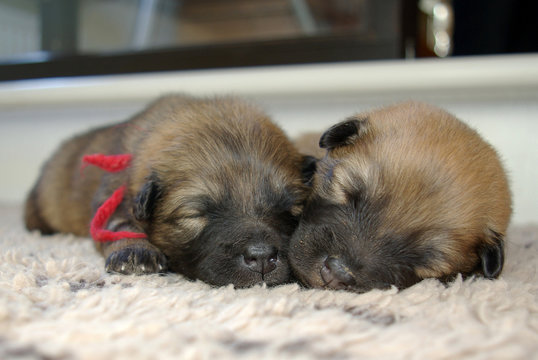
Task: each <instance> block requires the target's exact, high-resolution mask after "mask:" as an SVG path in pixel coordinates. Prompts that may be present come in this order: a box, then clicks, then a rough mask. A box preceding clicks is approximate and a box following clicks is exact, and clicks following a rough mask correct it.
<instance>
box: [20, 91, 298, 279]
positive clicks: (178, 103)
mask: <svg viewBox="0 0 538 360" xmlns="http://www.w3.org/2000/svg"><path fill="white" fill-rule="evenodd" d="M93 153H102V154H122V153H128V154H131V155H132V160H131V163H130V166H129V167H127V168H126V169H125V170H124V171H121V172H115V173H107V172H105V171H103V170H102V169H100V168H97V167H86V168H84V169H83V170H81V159H82V158H83V156H84V155H86V154H93ZM302 164H303V157H302V156H301V155H300V154H299V152H298V151H297V150H296V149H295V148H294V146H293V145H292V144H291V142H290V141H289V140H288V138H287V137H286V136H285V135H284V133H283V132H282V131H281V130H280V129H279V128H278V127H277V126H276V125H274V124H273V123H272V122H271V120H270V119H269V118H268V117H267V115H265V114H264V113H263V112H261V111H260V110H259V109H257V108H256V107H255V106H252V105H250V104H247V103H244V102H242V101H240V100H237V99H234V98H216V99H197V98H191V97H187V96H168V97H164V98H162V99H160V100H158V101H156V102H155V103H153V104H152V105H151V106H149V107H148V108H147V109H146V110H144V111H143V112H141V113H140V114H138V115H136V116H134V117H133V118H132V119H130V120H128V121H126V122H124V123H121V124H119V125H114V126H107V127H103V128H100V129H97V130H93V131H90V132H88V133H85V134H82V135H80V136H77V137H75V138H73V139H71V140H69V141H67V142H66V143H64V144H63V145H62V146H61V147H60V149H59V150H58V151H57V152H56V153H55V154H54V155H53V157H52V158H51V159H50V160H49V161H48V162H47V163H46V164H45V166H44V168H43V170H42V174H41V176H40V178H39V179H38V181H37V183H36V185H35V187H34V188H33V190H32V191H31V193H30V195H29V196H28V199H27V202H26V211H25V221H26V226H27V228H28V229H30V230H33V229H37V230H40V231H41V232H43V233H54V232H63V233H73V234H76V235H79V236H87V235H88V231H89V224H90V221H91V219H92V217H93V216H94V214H95V212H96V210H97V209H98V207H99V206H100V205H101V204H103V203H104V202H105V200H106V199H108V198H109V197H110V196H111V194H112V193H113V192H114V190H115V189H117V188H118V187H120V186H121V185H122V184H126V194H125V196H124V198H123V200H122V201H121V203H120V204H119V206H118V208H117V209H116V211H115V212H114V213H113V214H112V216H111V217H110V219H109V220H108V222H107V224H106V229H107V230H110V231H129V232H142V233H145V234H146V235H147V238H129V237H127V238H124V239H120V240H117V241H111V242H103V243H101V242H99V243H96V245H97V249H98V250H99V251H100V252H101V253H102V254H103V255H104V257H105V258H106V269H107V270H108V271H111V272H119V273H124V274H147V273H155V272H164V271H166V270H170V271H172V272H178V273H181V274H184V275H186V276H187V277H189V278H191V279H201V280H203V281H206V282H208V283H210V284H214V285H225V284H234V285H235V286H238V287H246V286H250V285H252V284H256V283H260V282H265V283H267V284H268V285H274V284H279V283H283V282H286V281H288V279H289V276H290V270H289V265H288V259H287V250H288V245H289V244H288V242H289V238H290V236H291V234H292V232H293V231H294V229H295V228H296V225H297V222H298V216H299V215H300V212H301V210H302V206H303V202H304V200H305V198H306V196H307V192H308V188H307V187H306V186H305V185H304V183H303V173H302V172H301V168H302Z"/></svg>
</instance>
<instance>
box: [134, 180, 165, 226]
mask: <svg viewBox="0 0 538 360" xmlns="http://www.w3.org/2000/svg"><path fill="white" fill-rule="evenodd" d="M160 196H161V185H160V184H159V180H158V178H157V176H156V175H155V174H152V175H151V176H150V177H149V178H148V181H147V182H146V183H145V184H144V186H142V189H141V190H140V192H139V193H138V195H137V196H136V197H135V200H134V206H133V214H134V217H135V219H137V220H138V221H148V220H150V219H151V217H152V215H153V209H154V208H155V204H156V202H157V200H158V199H159V197H160Z"/></svg>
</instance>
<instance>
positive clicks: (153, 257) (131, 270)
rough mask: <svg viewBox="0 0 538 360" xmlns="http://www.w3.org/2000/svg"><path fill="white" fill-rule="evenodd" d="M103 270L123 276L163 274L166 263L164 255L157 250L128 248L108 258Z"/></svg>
mask: <svg viewBox="0 0 538 360" xmlns="http://www.w3.org/2000/svg"><path fill="white" fill-rule="evenodd" d="M105 270H106V271H107V272H112V273H120V274H125V275H132V274H133V275H146V274H155V273H164V272H166V270H167V262H166V257H165V256H164V254H163V253H162V252H160V251H159V250H157V249H148V248H145V247H141V246H128V247H125V248H123V249H120V250H116V251H114V252H112V253H111V254H110V255H109V256H108V258H107V259H106V262H105Z"/></svg>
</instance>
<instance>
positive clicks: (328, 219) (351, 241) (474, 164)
mask: <svg viewBox="0 0 538 360" xmlns="http://www.w3.org/2000/svg"><path fill="white" fill-rule="evenodd" d="M319 144H320V146H321V147H322V148H326V149H327V150H328V152H327V154H326V156H325V157H324V158H322V159H321V160H320V161H319V162H318V163H317V170H316V174H315V175H314V178H313V193H312V195H311V196H310V198H309V200H308V201H307V204H306V207H305V211H304V213H303V215H302V217H301V220H300V223H299V226H298V229H297V230H296V232H295V233H294V235H293V237H292V241H291V249H290V255H289V256H290V263H291V265H292V269H293V270H294V272H295V274H296V276H297V277H298V279H300V280H301V281H302V282H303V283H304V284H306V285H308V286H311V287H327V288H336V289H350V290H353V291H358V292H361V291H367V290H369V289H372V288H385V287H388V286H390V285H396V286H397V287H400V288H404V287H407V286H410V285H412V284H414V283H416V282H418V281H420V280H421V279H424V278H430V277H433V278H439V279H449V278H451V277H452V276H454V275H455V274H457V273H463V274H464V275H469V274H475V273H480V274H482V275H484V276H485V277H488V278H495V277H497V276H498V275H499V273H500V272H501V270H502V266H503V256H504V253H503V234H504V233H505V231H506V227H507V225H508V222H509V219H510V214H511V200H510V192H509V189H508V184H507V179H506V175H505V172H504V170H503V168H502V166H501V163H500V161H499V158H498V156H497V154H496V152H495V150H493V148H492V147H491V146H490V145H488V144H487V143H486V142H485V141H484V140H482V139H481V138H480V136H479V135H478V134H477V133H476V132H475V131H474V130H472V129H470V128H469V127H468V126H466V125H465V124H464V123H462V122H460V121H459V120H457V119H456V118H455V117H454V116H452V115H450V114H448V113H446V112H445V111H443V110H440V109H438V108H436V107H433V106H429V105H426V104H421V103H414V102H408V103H403V104H399V105H396V106H391V107H388V108H384V109H379V110H376V111H372V112H370V113H364V114H359V115H356V116H353V117H351V118H349V119H347V120H345V121H344V122H341V123H339V124H337V125H335V126H333V127H331V128H330V129H329V130H327V131H326V132H325V133H324V134H323V135H322V136H321V139H320V141H319Z"/></svg>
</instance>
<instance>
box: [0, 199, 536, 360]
mask: <svg viewBox="0 0 538 360" xmlns="http://www.w3.org/2000/svg"><path fill="white" fill-rule="evenodd" d="M507 239H508V241H507V256H506V264H505V269H504V272H503V274H502V275H501V277H500V279H498V280H495V281H490V280H484V279H469V280H465V281H462V279H461V278H459V279H457V280H455V281H454V282H453V283H451V284H449V285H448V286H444V285H442V284H441V283H439V282H438V281H436V280H426V281H423V282H421V283H419V284H417V285H415V286H413V287H411V288H409V289H406V290H403V291H397V290H396V289H391V290H386V291H379V290H374V291H370V292H368V293H365V294H361V295H358V294H353V293H347V292H343V291H322V290H305V289H302V288H301V287H299V286H298V285H296V284H290V285H284V286H279V287H275V288H266V287H264V286H257V287H254V288H250V289H244V290H236V289H234V288H233V287H231V286H228V287H223V288H212V287H210V286H208V285H206V284H204V283H201V282H190V281H187V280H185V279H184V278H183V277H182V276H180V275H166V276H157V275H156V276H139V277H137V276H120V275H111V274H107V273H105V272H104V270H103V269H104V261H103V259H102V258H101V257H100V256H99V255H98V254H97V253H96V252H95V250H94V248H93V244H92V241H91V240H89V239H80V238H75V237H73V236H69V235H56V236H51V237H43V236H40V235H39V234H38V233H28V232H26V231H25V230H24V228H23V225H22V222H21V210H20V207H15V206H0V359H243V358H245V359H247V358H252V359H287V358H289V359H460V358H462V359H463V358H465V359H488V360H489V359H537V358H538V279H537V267H538V225H528V226H518V227H512V228H511V229H510V232H509V234H508V237H507Z"/></svg>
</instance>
